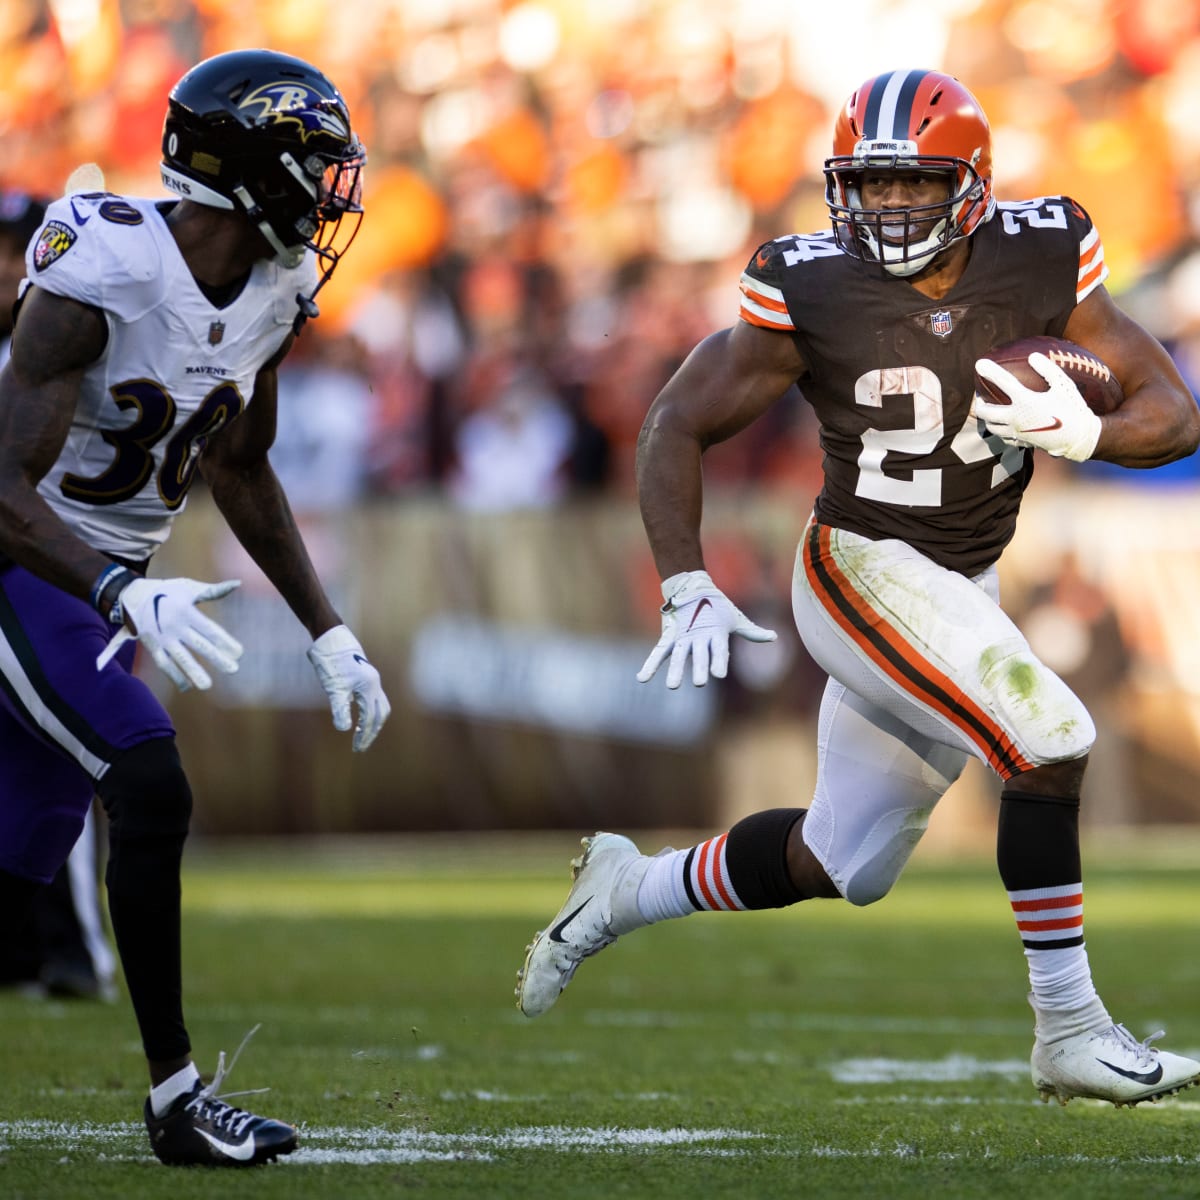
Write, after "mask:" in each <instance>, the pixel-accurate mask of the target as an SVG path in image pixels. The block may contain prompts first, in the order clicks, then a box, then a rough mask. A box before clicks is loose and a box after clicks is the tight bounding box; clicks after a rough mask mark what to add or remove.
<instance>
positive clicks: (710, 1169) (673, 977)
mask: <svg viewBox="0 0 1200 1200" xmlns="http://www.w3.org/2000/svg"><path fill="white" fill-rule="evenodd" d="M679 844H686V843H679ZM1169 845H1170V847H1171V848H1170V850H1169V851H1168V850H1157V851H1154V852H1152V853H1148V854H1145V855H1142V856H1140V857H1138V858H1136V859H1134V858H1130V859H1127V860H1126V861H1123V862H1121V861H1116V860H1112V859H1106V860H1104V861H1102V862H1099V863H1096V862H1094V861H1093V865H1092V867H1091V868H1090V870H1089V874H1088V887H1087V893H1086V894H1087V912H1086V918H1087V930H1088V934H1089V952H1090V954H1091V958H1092V965H1093V969H1094V972H1095V975H1096V977H1097V980H1098V982H1099V984H1100V988H1101V993H1102V995H1103V996H1104V998H1105V1000H1106V1002H1107V1004H1108V1006H1109V1007H1110V1009H1111V1010H1112V1012H1113V1015H1114V1016H1115V1017H1116V1018H1117V1019H1118V1020H1121V1021H1124V1022H1125V1023H1126V1024H1127V1025H1128V1026H1129V1027H1130V1029H1131V1030H1132V1031H1133V1032H1134V1033H1135V1034H1136V1035H1137V1036H1139V1037H1143V1036H1145V1035H1146V1034H1148V1033H1151V1032H1153V1031H1154V1030H1156V1029H1158V1028H1160V1027H1165V1028H1166V1029H1167V1030H1168V1031H1169V1036H1168V1037H1167V1038H1166V1039H1164V1044H1166V1045H1167V1046H1169V1047H1170V1048H1172V1049H1175V1050H1177V1051H1180V1052H1183V1053H1190V1054H1193V1055H1196V1054H1200V1004H1198V1003H1197V996H1198V993H1200V988H1198V983H1200V955H1198V954H1197V949H1198V943H1200V935H1198V934H1197V930H1196V913H1197V912H1198V911H1200V876H1198V875H1197V873H1196V872H1195V871H1194V870H1192V869H1189V868H1188V866H1187V863H1188V862H1190V861H1194V856H1193V855H1192V854H1191V853H1190V849H1191V848H1192V847H1191V846H1190V845H1187V844H1183V843H1179V842H1175V843H1169ZM645 848H647V849H656V848H657V843H655V844H654V845H649V844H647V845H646V846H645ZM576 849H577V845H576V841H575V839H574V838H573V837H572V836H570V835H567V834H564V835H561V836H554V837H547V836H542V837H539V838H537V839H534V840H529V839H518V838H497V839H488V840H478V839H474V840H454V839H447V838H436V839H416V838H413V839H403V840H398V841H390V840H382V841H379V842H376V843H373V844H366V843H356V844H354V845H344V844H343V845H336V844H334V845H331V846H327V847H324V848H321V847H314V846H312V845H309V844H302V845H298V846H289V845H288V844H286V843H278V842H271V843H266V844H264V845H262V846H261V847H258V848H254V847H247V846H244V845H243V846H238V847H226V848H225V849H221V848H219V847H216V846H211V845H210V846H208V847H205V846H202V845H201V846H197V847H195V848H194V849H193V851H191V852H190V853H189V859H188V863H187V871H186V876H185V909H186V928H185V937H186V961H187V972H186V975H187V995H188V1015H189V1024H190V1027H191V1030H192V1035H193V1039H194V1041H195V1043H196V1052H197V1056H198V1061H199V1063H200V1066H201V1069H202V1070H204V1071H208V1072H211V1070H212V1069H213V1067H214V1066H215V1063H216V1056H217V1051H218V1050H220V1049H225V1050H226V1051H229V1052H232V1051H233V1050H234V1049H235V1048H236V1046H237V1044H238V1042H239V1041H240V1040H241V1038H242V1036H243V1034H244V1033H245V1032H246V1031H247V1030H248V1029H249V1028H250V1027H251V1026H253V1025H255V1024H258V1023H261V1026H262V1028H261V1029H260V1030H259V1032H258V1034H257V1035H256V1037H255V1038H254V1040H253V1041H252V1042H251V1043H250V1045H249V1047H248V1048H247V1049H246V1051H245V1052H244V1054H243V1055H242V1058H241V1060H240V1062H239V1063H238V1065H237V1068H236V1070H235V1072H234V1074H233V1076H232V1078H231V1079H230V1081H229V1085H228V1086H229V1087H230V1088H231V1089H233V1090H237V1089H240V1088H255V1087H260V1086H266V1085H269V1086H270V1088H271V1091H270V1093H269V1094H268V1095H266V1096H255V1097H250V1098H248V1099H247V1100H246V1101H245V1103H246V1104H247V1105H248V1106H249V1107H252V1108H255V1109H256V1110H257V1111H260V1112H266V1113H270V1114H272V1115H277V1116H280V1117H282V1118H284V1119H287V1120H291V1121H293V1122H297V1123H299V1124H300V1125H301V1128H302V1142H301V1147H300V1149H299V1150H298V1151H297V1152H296V1153H295V1154H294V1155H293V1156H291V1158H290V1159H288V1160H282V1161H280V1162H279V1163H277V1164H274V1165H271V1166H268V1167H264V1168H260V1169H257V1170H254V1171H246V1172H235V1171H222V1172H214V1171H205V1170H199V1169H193V1170H184V1171H179V1170H174V1171H172V1170H168V1169H166V1168H164V1167H161V1166H160V1165H158V1163H157V1162H156V1161H155V1160H154V1159H153V1157H152V1156H151V1154H150V1152H149V1147H148V1143H147V1141H146V1138H145V1133H144V1129H143V1127H142V1125H141V1121H140V1110H141V1104H142V1099H143V1096H144V1081H143V1075H142V1072H143V1067H142V1062H141V1058H140V1054H139V1049H138V1045H137V1041H136V1037H135V1031H134V1025H133V1018H132V1014H131V1013H130V1011H129V1009H128V1006H127V1003H126V1001H125V1000H124V998H122V1000H121V1002H120V1003H119V1004H117V1005H112V1006H104V1005H87V1004H77V1003H57V1002H46V1001H36V1000H30V999H25V998H22V997H19V996H15V995H11V994H9V995H6V994H3V993H0V1027H2V1028H3V1035H2V1037H3V1041H2V1045H3V1050H2V1056H0V1064H2V1078H3V1085H4V1086H3V1089H2V1091H0V1195H3V1196H4V1197H6V1198H13V1200H15V1198H18V1197H38V1198H42V1197H45V1198H53V1200H68V1198H73V1197H81V1198H82V1197H88V1198H89V1200H90V1198H102V1197H122V1198H123V1200H127V1198H130V1197H133V1198H135V1200H143V1198H146V1200H157V1198H160V1197H162V1198H167V1197H169V1198H170V1200H187V1198H190V1197H200V1196H204V1197H227V1196H229V1197H241V1196H247V1197H248V1196H254V1197H263V1198H270V1197H280V1198H283V1197H287V1198H289V1200H291V1198H295V1197H305V1198H307V1197H322V1198H325V1197H353V1198H355V1200H358V1198H364V1200H371V1198H373V1197H384V1196H387V1197H394V1196H409V1195H429V1196H461V1197H472V1198H473V1200H484V1198H490V1197H510V1196H511V1197H521V1198H522V1200H536V1198H539V1197H547V1198H549V1197H554V1198H556V1200H562V1198H574V1197H614V1196H630V1197H643V1196H644V1197H677V1196H678V1197H685V1196H686V1197H695V1196H700V1195H703V1196H705V1197H713V1196H720V1197H726V1196H728V1197H818V1198H821V1197H831V1198H838V1200H844V1198H848V1197H879V1198H884V1200H892V1198H897V1200H899V1198H907V1197H921V1198H922V1200H928V1198H929V1197H931V1196H937V1197H954V1198H960V1197H962V1198H967V1197H976V1196H978V1197H1014V1198H1016V1197H1021V1198H1024V1197H1031V1196H1035V1195H1036V1196H1052V1197H1055V1200H1070V1198H1073V1197H1081V1198H1082V1197H1087V1198H1088V1200H1096V1198H1098V1197H1129V1196H1137V1197H1139V1200H1145V1198H1149V1197H1168V1196H1169V1197H1184V1196H1188V1197H1191V1196H1196V1195H1198V1194H1200V1145H1198V1139H1197V1136H1196V1133H1197V1126H1198V1122H1200V1089H1198V1090H1197V1092H1196V1093H1195V1095H1196V1098H1195V1099H1189V1098H1186V1094H1185V1096H1184V1097H1179V1098H1176V1099H1173V1100H1169V1101H1164V1102H1160V1103H1159V1104H1157V1105H1150V1104H1145V1105H1142V1106H1140V1107H1138V1108H1136V1109H1132V1110H1130V1109H1122V1110H1116V1109H1114V1108H1112V1107H1111V1106H1107V1105H1101V1104H1098V1103H1091V1102H1081V1101H1075V1102H1073V1103H1071V1104H1070V1105H1068V1106H1067V1107H1065V1108H1063V1107H1059V1106H1057V1105H1043V1104H1041V1103H1040V1102H1039V1101H1038V1100H1037V1097H1036V1094H1035V1093H1034V1091H1033V1089H1032V1087H1031V1085H1030V1082H1029V1077H1028V1056H1029V1050H1030V1047H1031V1037H1032V1033H1031V1029H1032V1014H1031V1013H1030V1011H1029V1009H1028V1007H1027V1005H1026V1002H1025V987H1024V981H1025V974H1024V960H1023V958H1022V955H1021V951H1020V947H1019V943H1018V941H1017V937H1016V933H1015V930H1014V929H1013V926H1012V920H1011V916H1010V914H1009V912H1008V909H1007V905H1006V903H1005V899H1004V894H1003V891H1002V889H1001V887H1000V885H999V882H998V881H997V879H996V877H995V872H994V869H993V867H992V866H991V864H990V862H988V861H986V860H981V861H979V862H978V863H971V864H965V865H964V864H958V865H956V866H954V867H950V866H947V865H945V864H939V863H937V862H935V861H932V860H931V861H928V862H926V861H923V860H920V859H919V860H918V861H917V862H915V863H914V864H913V865H912V867H911V868H910V870H909V872H908V873H907V874H906V875H905V877H904V878H903V879H902V880H901V882H900V884H899V885H898V887H897V888H896V890H895V892H894V893H893V894H892V895H891V896H890V897H888V898H887V899H886V900H885V901H883V902H882V903H881V904H879V905H876V906H874V907H873V908H871V909H867V910H853V909H850V908H849V907H848V906H845V905H840V904H834V903H823V904H819V903H811V904H808V905H805V906H801V907H799V908H796V909H792V910H790V911H787V912H775V913H759V914H746V915H734V914H711V915H700V916H694V917H691V918H688V919H687V920H685V921H677V922H670V923H667V924H665V925H661V926H656V927H654V928H652V929H649V930H645V931H642V932H640V933H638V934H635V935H633V936H631V937H629V938H627V939H625V940H623V941H622V942H621V943H620V944H618V945H616V946H614V947H612V948H611V949H609V950H606V951H605V952H604V953H603V955H601V956H600V957H599V958H598V959H595V960H593V961H591V962H588V963H585V964H584V966H583V967H582V969H581V970H580V972H579V975H578V977H577V978H576V980H575V982H574V983H573V984H572V985H571V988H570V989H569V991H568V992H567V993H566V995H565V996H564V997H563V999H562V1001H561V1002H560V1004H559V1005H558V1006H557V1007H556V1008H555V1009H554V1010H553V1011H552V1012H550V1013H549V1014H548V1015H546V1016H545V1017H543V1018H542V1019H541V1020H539V1021H528V1020H526V1019H525V1018H523V1017H522V1016H521V1015H520V1014H519V1013H518V1012H517V1011H516V1009H515V1008H514V1007H513V1000H512V989H513V984H514V976H515V972H516V969H517V967H518V966H519V965H520V963H521V959H522V957H523V948H524V946H525V944H526V942H527V941H528V938H529V935H530V934H531V933H532V932H533V930H534V929H535V928H536V927H538V926H539V925H540V924H544V923H545V921H546V920H547V919H548V918H549V916H550V915H551V914H552V913H553V912H554V911H555V910H556V909H557V907H558V905H559V903H560V902H561V899H562V897H563V895H564V894H565V890H566V886H567V884H568V881H569V877H568V874H567V861H568V859H569V858H570V857H571V856H572V855H573V854H574V853H575V852H576ZM1089 861H1091V860H1089ZM1151 863H1155V864H1157V865H1154V866H1151V865H1150V864H1151Z"/></svg>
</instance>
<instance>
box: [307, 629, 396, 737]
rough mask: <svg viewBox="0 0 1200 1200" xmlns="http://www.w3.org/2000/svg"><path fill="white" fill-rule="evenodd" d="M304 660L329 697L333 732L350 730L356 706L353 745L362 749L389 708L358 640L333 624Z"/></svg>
mask: <svg viewBox="0 0 1200 1200" xmlns="http://www.w3.org/2000/svg"><path fill="white" fill-rule="evenodd" d="M308 661H309V662H310V663H312V665H313V670H315V671H316V673H317V678H318V679H319V680H320V681H321V686H322V687H323V688H324V689H325V694H326V695H327V696H328V697H329V707H330V709H331V710H332V712H333V726H334V728H335V729H340V730H342V731H343V732H344V731H345V730H347V729H349V728H350V703H351V701H353V702H354V703H355V705H357V707H358V723H357V724H356V725H355V726H354V742H353V746H354V749H355V750H365V749H366V748H367V747H368V746H369V745H370V744H371V743H372V742H373V741H374V740H375V736H376V734H378V733H379V731H380V729H382V728H383V723H384V721H386V720H387V719H388V714H389V713H390V712H391V711H392V706H391V705H390V704H389V703H388V698H387V696H385V695H384V694H383V685H382V684H381V683H380V681H379V672H378V671H377V670H375V668H374V667H373V666H371V664H370V663H369V662H368V661H367V655H366V652H365V651H364V650H363V648H362V647H361V646H360V645H359V644H358V639H357V638H356V637H355V636H354V634H352V633H351V632H350V630H349V629H347V628H346V626H345V625H335V626H334V627H333V628H332V629H327V630H326V631H325V632H324V633H323V634H321V636H320V637H319V638H317V640H316V641H315V642H313V644H312V645H311V646H309V648H308Z"/></svg>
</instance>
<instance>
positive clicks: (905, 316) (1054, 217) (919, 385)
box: [741, 196, 1108, 575]
mask: <svg viewBox="0 0 1200 1200" xmlns="http://www.w3.org/2000/svg"><path fill="white" fill-rule="evenodd" d="M1107 274H1108V271H1107V268H1106V267H1105V265H1104V250H1103V247H1102V245H1101V243H1100V239H1099V235H1098V234H1097V232H1096V230H1095V228H1094V227H1093V225H1092V222H1091V219H1090V218H1089V217H1088V215H1087V213H1086V212H1084V210H1083V209H1082V208H1080V207H1079V205H1078V204H1076V203H1075V202H1074V201H1073V200H1071V199H1069V198H1068V197H1065V196H1050V197H1042V198H1040V199H1037V200H1029V201H1022V202H1016V203H1013V202H1009V203H1002V204H998V205H997V206H996V212H995V215H994V216H993V217H992V219H991V220H989V221H987V222H985V223H984V224H983V225H981V226H980V227H979V229H978V230H976V232H975V233H974V235H973V236H972V245H971V257H970V260H969V261H968V263H967V266H966V270H965V271H964V273H963V276H962V278H961V279H960V280H959V281H958V282H957V283H956V284H955V285H954V287H953V289H952V290H951V291H950V292H949V294H948V295H946V296H945V297H944V298H943V299H941V300H930V299H929V298H928V297H927V296H923V295H922V294H921V293H920V292H918V291H917V290H916V288H914V287H913V286H912V285H911V284H909V283H908V282H907V281H906V280H904V279H901V278H895V277H893V276H890V275H887V274H885V273H884V272H883V270H882V269H881V268H880V267H879V266H877V265H876V264H873V263H867V262H862V261H860V260H858V259H854V258H850V257H849V256H848V255H846V254H844V253H843V252H842V251H841V249H840V248H839V247H838V244H837V242H836V241H835V240H834V237H833V233H832V231H830V232H827V233H816V234H809V235H804V236H798V235H793V236H788V237H781V238H776V239H775V240H774V241H770V242H767V243H765V244H764V245H762V246H760V247H759V249H758V251H757V252H756V254H755V255H754V257H753V259H751V261H750V264H749V265H748V266H747V268H746V270H745V272H744V273H743V275H742V280H741V289H742V305H741V317H742V319H743V320H746V321H750V322H751V323H752V324H755V325H760V326H763V327H764V328H767V329H777V330H780V331H782V332H786V333H790V334H791V335H792V336H794V337H795V338H796V339H797V343H798V345H799V346H800V349H801V350H802V352H803V354H804V357H805V360H806V361H807V363H808V372H807V373H806V374H805V375H804V376H803V377H802V378H801V379H799V380H798V381H797V382H798V384H799V386H800V389H801V390H802V392H803V393H804V396H805V398H806V399H807V400H808V402H809V403H810V404H811V405H812V406H813V409H814V411H815V412H816V414H817V418H818V420H819V422H820V427H821V448H822V450H823V451H824V486H823V488H822V490H821V494H820V496H819V497H818V498H817V504H816V516H817V519H818V520H819V521H821V522H823V523H825V524H828V525H833V526H836V527H838V528H842V529H849V530H851V531H853V532H854V533H858V534H862V535H863V536H864V537H869V538H872V539H880V538H899V539H901V540H903V541H905V542H907V543H909V544H910V545H912V546H914V547H915V548H917V549H918V550H920V551H921V552H922V553H924V554H926V555H928V556H929V557H930V558H931V559H933V560H934V561H935V562H937V563H940V564H941V565H943V566H945V567H948V568H950V569H951V570H955V571H960V572H962V573H963V574H965V575H974V574H977V573H978V572H979V571H981V570H983V569H984V568H985V567H988V566H990V565H991V564H992V563H994V562H995V561H996V560H997V559H998V558H999V557H1000V553H1001V551H1002V550H1003V549H1004V547H1005V546H1006V545H1007V544H1008V542H1009V540H1010V539H1011V538H1012V535H1013V529H1014V527H1015V524H1016V519H1017V511H1018V509H1019V507H1020V503H1021V496H1022V494H1023V493H1024V491H1025V488H1026V486H1027V485H1028V483H1029V480H1030V478H1031V476H1032V474H1033V454H1032V452H1031V451H1029V450H1025V449H1021V448H1018V447H1014V446H1008V445H1005V443H1003V442H1002V441H1001V440H1000V439H999V438H998V437H995V436H994V435H991V434H989V433H988V432H987V431H986V429H985V428H984V427H983V426H982V424H981V423H980V422H979V421H977V420H976V419H975V418H974V417H972V416H971V415H970V405H971V399H972V394H973V390H974V386H973V385H974V373H975V360H976V359H977V358H981V357H983V356H985V355H986V354H987V352H988V351H989V350H990V349H991V348H992V347H993V346H998V345H1000V344H1001V343H1003V342H1007V341H1010V340H1012V339H1013V338H1017V337H1025V336H1027V335H1030V334H1050V335H1053V336H1059V335H1061V334H1062V332H1063V329H1064V327H1065V326H1066V323H1067V320H1068V318H1069V317H1070V315H1071V311H1072V310H1073V309H1074V307H1075V306H1076V304H1078V303H1079V302H1080V301H1081V300H1082V299H1083V298H1084V297H1085V296H1086V295H1087V294H1088V293H1089V292H1090V291H1092V289H1093V288H1095V287H1098V286H1099V285H1100V284H1101V283H1102V282H1103V281H1104V279H1105V278H1106V277H1107Z"/></svg>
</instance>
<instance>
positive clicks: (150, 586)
mask: <svg viewBox="0 0 1200 1200" xmlns="http://www.w3.org/2000/svg"><path fill="white" fill-rule="evenodd" d="M240 584H241V581H240V580H238V579H226V580H225V581H224V582H223V583H200V582H199V581H197V580H195V579H135V580H134V581H133V582H132V583H130V584H129V585H128V586H127V587H125V588H122V590H121V593H120V595H119V596H118V597H117V602H118V603H119V604H120V606H121V611H122V613H123V614H124V617H125V620H126V622H127V624H126V625H124V626H123V627H122V628H121V629H120V630H119V632H118V633H117V634H116V636H115V637H113V639H112V640H111V641H110V642H109V643H108V645H107V646H105V647H104V649H103V650H102V651H101V652H100V655H99V656H98V657H97V659H96V670H97V671H102V670H103V669H104V668H105V666H107V664H108V662H109V660H110V659H111V658H112V657H113V655H114V654H116V652H117V651H118V650H119V649H120V648H121V647H122V646H123V645H124V644H125V643H126V642H129V641H133V640H134V639H135V638H136V639H137V640H138V641H139V642H141V643H142V645H143V646H145V647H146V649H147V651H149V654H150V657H151V658H153V659H154V662H155V664H156V665H157V667H158V668H159V670H160V671H162V673H163V674H164V675H166V676H167V678H168V679H170V680H171V682H172V683H173V684H175V686H176V687H177V688H179V690H180V691H181V692H186V691H188V689H189V688H193V687H195V688H199V689H200V690H201V691H204V690H206V689H207V688H210V687H212V676H210V675H209V673H208V672H207V671H206V670H205V669H204V667H202V666H201V665H200V663H199V662H198V661H197V659H196V657H195V655H197V654H198V655H200V656H201V657H203V658H206V659H208V661H209V662H210V663H211V664H212V665H213V666H214V667H216V668H217V670H218V671H223V672H224V673H225V674H226V675H232V674H233V673H234V672H235V671H236V670H237V669H238V659H239V658H241V657H242V643H241V642H239V641H238V640H237V638H235V637H233V636H232V634H230V633H228V632H227V631H226V630H224V629H222V628H221V626H220V625H218V624H217V623H216V621H213V620H210V619H209V618H208V617H206V616H205V615H204V614H203V613H202V612H201V611H200V610H199V609H198V608H197V607H196V605H197V604H199V603H200V602H201V601H202V600H219V599H220V598H221V597H222V596H227V595H229V593H230V592H232V591H233V589H234V588H236V587H239V586H240ZM193 652H194V653H193Z"/></svg>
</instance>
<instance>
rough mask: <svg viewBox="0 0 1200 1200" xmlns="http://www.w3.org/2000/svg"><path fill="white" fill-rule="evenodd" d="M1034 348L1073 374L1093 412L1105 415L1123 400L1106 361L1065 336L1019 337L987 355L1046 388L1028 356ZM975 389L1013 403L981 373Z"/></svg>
mask: <svg viewBox="0 0 1200 1200" xmlns="http://www.w3.org/2000/svg"><path fill="white" fill-rule="evenodd" d="M1035 351H1040V352H1041V353H1042V354H1045V355H1046V356H1047V357H1048V358H1049V359H1050V360H1051V361H1052V362H1055V363H1057V364H1058V365H1059V366H1060V367H1062V369H1063V370H1064V371H1066V373H1067V374H1068V375H1070V377H1071V379H1072V381H1073V382H1074V384H1075V386H1076V387H1078V388H1079V391H1080V393H1081V394H1082V396H1083V398H1084V400H1085V401H1086V402H1087V406H1088V408H1090V409H1091V410H1092V412H1094V413H1097V414H1099V415H1100V416H1103V415H1104V414H1105V413H1109V412H1112V410H1113V409H1114V408H1117V407H1119V405H1120V404H1121V403H1122V402H1123V401H1124V399H1125V392H1124V391H1123V390H1122V388H1121V385H1120V384H1119V383H1118V382H1117V377H1116V376H1115V375H1114V374H1113V373H1112V371H1110V370H1109V368H1108V366H1107V364H1106V363H1104V362H1103V361H1101V360H1100V359H1099V358H1097V357H1096V355H1094V354H1093V353H1092V352H1091V351H1090V350H1085V349H1084V348H1083V347H1082V346H1077V345H1076V344H1075V343H1074V342H1068V341H1067V340H1066V338H1056V337H1023V338H1018V339H1017V340H1016V341H1015V342H1005V344H1004V345H1003V346H996V347H995V348H994V349H992V350H989V351H988V353H987V354H986V356H985V357H987V358H990V359H991V360H992V361H993V362H996V363H999V364H1000V365H1001V366H1002V367H1003V368H1004V369H1005V370H1006V371H1008V372H1010V373H1011V374H1012V375H1015V376H1016V378H1017V379H1019V380H1020V381H1021V382H1022V383H1023V384H1024V385H1025V386H1026V387H1028V388H1032V389H1033V390H1034V391H1036V392H1044V391H1046V381H1045V380H1044V379H1043V378H1042V377H1041V376H1040V375H1039V374H1038V373H1037V372H1036V371H1035V370H1034V369H1033V368H1032V367H1031V366H1030V365H1029V356H1030V355H1031V354H1033V353H1034V352H1035ZM975 390H976V392H978V393H979V395H980V396H982V397H983V398H984V399H985V400H989V401H991V402H992V403H993V404H1011V403H1012V398H1011V397H1010V396H1006V395H1005V394H1004V393H1003V392H1002V391H1000V389H999V388H998V387H997V386H996V385H995V384H992V383H989V382H988V381H987V380H986V379H981V378H980V377H979V376H978V375H976V376H975Z"/></svg>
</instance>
